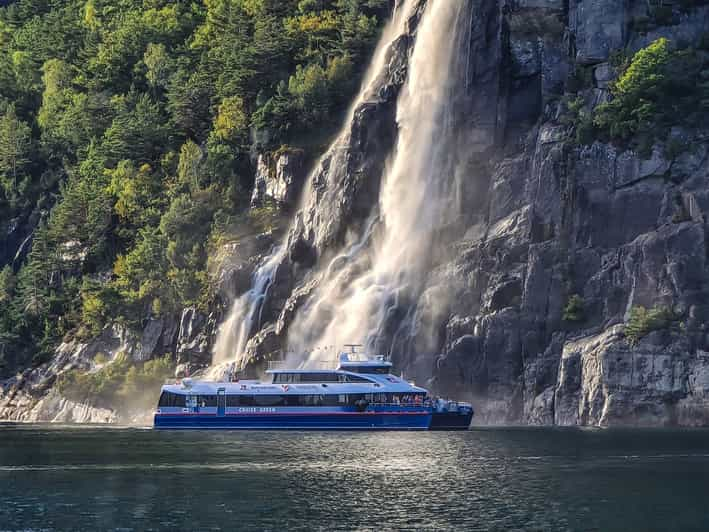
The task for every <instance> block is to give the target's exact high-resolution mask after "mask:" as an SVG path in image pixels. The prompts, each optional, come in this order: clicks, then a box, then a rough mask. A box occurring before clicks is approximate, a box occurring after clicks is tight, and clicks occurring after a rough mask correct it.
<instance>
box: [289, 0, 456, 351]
mask: <svg viewBox="0 0 709 532" xmlns="http://www.w3.org/2000/svg"><path fill="white" fill-rule="evenodd" d="M467 4H468V2H467V1H463V0H455V1H453V0H443V1H441V0H438V1H431V2H428V4H427V7H426V10H425V12H424V14H423V18H422V20H421V22H420V24H419V28H418V31H417V37H416V42H415V45H414V48H413V52H412V54H411V57H410V60H409V69H408V78H407V82H406V84H405V85H404V88H403V90H402V92H401V94H400V96H399V100H398V105H397V117H396V119H397V124H398V130H399V131H398V139H397V142H396V147H395V150H394V152H393V154H392V157H391V161H390V164H389V165H388V171H386V172H385V173H384V175H383V177H382V184H381V189H380V196H379V205H378V210H377V212H376V213H375V214H374V215H373V217H372V222H373V223H374V224H376V225H377V227H376V228H375V229H374V230H373V231H372V230H371V229H370V230H367V231H365V233H364V234H363V235H362V237H361V239H360V240H358V241H356V242H355V243H354V244H353V245H352V246H351V247H350V248H349V249H347V250H345V252H344V253H342V254H341V255H339V256H338V257H336V258H335V259H334V260H333V261H332V262H331V263H330V264H329V265H328V266H327V267H325V268H324V269H323V273H322V274H321V276H320V282H319V284H318V288H317V289H316V291H315V293H314V294H313V295H312V297H311V298H310V301H309V303H308V304H307V305H306V306H305V307H303V308H302V309H301V310H300V311H299V312H298V314H297V317H296V319H295V321H294V322H293V324H292V325H291V327H290V329H289V336H288V347H289V352H294V353H303V352H307V351H308V350H309V349H310V348H312V347H314V346H339V345H341V344H343V343H351V342H359V343H363V344H365V345H366V346H367V347H368V349H370V350H371V349H378V348H379V347H380V346H378V345H377V342H378V339H379V337H380V336H381V335H383V334H384V333H385V330H386V329H387V327H389V326H390V325H389V324H390V322H391V321H392V318H396V317H399V318H400V319H403V320H406V319H407V318H406V317H407V316H408V319H409V320H411V319H415V312H414V311H412V306H411V302H412V301H414V300H416V299H417V298H418V296H419V295H420V292H421V290H422V287H423V283H424V281H425V278H426V275H427V274H428V272H429V269H430V267H431V265H432V264H433V263H434V262H435V261H434V260H433V259H434V257H433V256H432V255H433V254H434V249H435V248H436V242H435V238H436V235H437V234H438V233H439V232H440V230H441V229H442V228H443V227H445V226H446V225H447V224H448V223H450V222H451V221H452V216H455V213H454V212H452V211H454V209H453V208H452V205H451V201H450V198H452V197H453V196H455V194H454V192H455V190H454V188H455V180H456V174H457V173H458V172H457V162H458V161H457V153H458V147H457V146H456V140H455V135H454V123H455V116H454V112H455V109H454V108H453V105H452V102H453V101H454V100H455V98H454V94H455V91H456V90H461V89H460V87H461V85H462V86H463V87H464V86H465V80H464V78H465V76H466V74H467V65H466V66H465V67H463V66H461V65H459V64H458V63H459V62H460V60H459V55H461V54H456V52H457V51H458V50H459V48H460V47H461V43H462V40H463V39H465V38H466V35H467V27H466V25H465V24H461V23H459V20H460V19H461V17H460V15H461V14H462V13H463V12H464V10H465V9H466V8H467V7H468V6H467ZM462 55H465V54H462ZM394 321H396V319H394ZM400 327H401V325H399V329H400ZM400 332H401V331H400V330H397V331H395V333H394V337H396V336H398V335H399V334H400ZM319 352H321V351H314V353H319ZM317 358H318V355H312V354H311V355H310V356H309V359H310V360H309V362H313V361H315V360H316V359H317Z"/></svg>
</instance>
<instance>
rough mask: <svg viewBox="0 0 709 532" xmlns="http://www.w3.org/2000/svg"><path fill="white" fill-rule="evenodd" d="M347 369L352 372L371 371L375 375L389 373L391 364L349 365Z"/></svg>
mask: <svg viewBox="0 0 709 532" xmlns="http://www.w3.org/2000/svg"><path fill="white" fill-rule="evenodd" d="M342 369H347V371H351V372H352V373H370V374H375V375H389V374H390V373H391V366H347V368H342Z"/></svg>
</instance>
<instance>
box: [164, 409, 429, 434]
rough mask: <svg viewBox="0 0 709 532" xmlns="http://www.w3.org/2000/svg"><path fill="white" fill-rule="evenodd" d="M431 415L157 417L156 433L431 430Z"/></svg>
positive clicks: (353, 414) (203, 415)
mask: <svg viewBox="0 0 709 532" xmlns="http://www.w3.org/2000/svg"><path fill="white" fill-rule="evenodd" d="M430 424H431V414H430V413H426V412H422V413H420V414H419V413H416V414H393V413H377V412H373V413H369V412H366V413H365V412H363V413H359V412H358V413H344V412H343V413H329V414H308V415H302V414H300V415H293V414H276V415H268V414H260V415H244V414H239V415H229V414H227V415H224V416H218V415H213V414H212V415H209V414H207V415H205V414H192V415H179V414H178V415H174V414H173V415H169V414H168V415H165V414H156V415H155V422H154V427H155V428H156V429H222V430H428V427H429V425H430Z"/></svg>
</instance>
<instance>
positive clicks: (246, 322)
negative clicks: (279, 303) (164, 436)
mask: <svg viewBox="0 0 709 532" xmlns="http://www.w3.org/2000/svg"><path fill="white" fill-rule="evenodd" d="M416 3H417V0H405V1H404V2H397V6H396V8H395V10H394V13H393V16H392V18H391V20H390V21H389V23H388V24H387V25H386V26H385V28H384V30H383V32H382V36H381V38H380V40H379V43H378V45H377V47H376V49H375V51H374V54H373V56H372V60H371V62H370V65H369V67H368V69H367V72H366V73H365V76H364V80H363V82H362V85H361V87H360V91H359V93H358V94H357V97H356V98H355V99H354V101H353V103H352V105H351V106H350V108H349V110H348V113H347V117H346V119H345V121H344V125H343V128H342V130H341V131H340V132H339V134H338V135H337V137H336V139H335V141H334V142H333V143H332V145H331V146H330V148H329V149H328V150H327V152H326V153H325V154H324V155H323V157H322V158H321V161H323V160H327V161H328V164H329V168H330V169H331V170H330V174H332V175H328V176H324V178H323V176H321V175H320V176H318V167H319V166H320V165H319V164H318V165H316V167H315V170H314V171H313V174H312V175H311V176H309V178H308V180H307V182H306V189H305V190H304V192H303V198H302V200H301V204H303V205H305V204H307V203H309V202H312V201H316V200H315V199H314V197H313V195H314V188H315V186H317V183H315V180H316V178H318V177H319V179H320V180H324V181H326V182H333V181H336V180H337V179H338V174H339V173H340V172H342V168H343V167H344V166H345V160H344V158H345V157H346V155H345V153H344V150H342V149H341V147H342V146H345V145H346V144H347V143H348V142H349V136H350V134H351V131H350V127H349V126H350V123H351V122H352V120H353V117H354V113H355V111H356V109H357V108H358V107H359V105H360V104H361V103H362V102H363V101H366V100H367V98H369V97H371V95H372V92H373V91H374V90H375V88H376V87H375V85H376V83H375V82H376V78H377V76H379V75H380V73H381V72H382V70H383V69H384V68H385V67H386V62H387V53H388V51H389V49H390V46H391V45H392V43H393V42H394V41H395V40H396V39H397V38H398V37H399V36H401V35H402V34H403V33H404V31H405V26H406V21H407V19H408V16H409V15H410V13H411V12H412V10H413V8H414V6H415V5H416ZM302 223H303V220H302V217H300V216H296V217H295V218H294V220H293V225H297V224H302ZM286 240H287V239H286ZM286 254H287V242H284V243H283V245H281V246H278V247H277V248H276V249H275V250H274V251H273V252H272V253H271V255H270V256H268V257H266V259H264V261H263V262H262V263H261V265H260V266H259V267H258V269H257V270H256V272H255V273H254V274H253V277H252V285H251V289H250V290H248V291H247V292H246V293H245V294H243V295H242V296H241V297H239V298H237V299H236V300H235V301H234V303H233V304H232V307H231V309H230V312H229V314H228V316H227V318H226V320H225V321H224V322H223V323H222V324H221V326H220V328H219V332H218V335H217V340H216V342H215V344H214V349H213V354H212V355H213V356H212V368H211V369H210V371H209V372H208V376H209V377H210V378H214V379H218V378H220V377H223V376H224V374H225V373H226V372H227V371H228V370H229V369H230V368H231V367H236V368H237V369H241V368H242V367H243V366H244V364H245V362H246V360H245V356H246V345H247V342H248V340H249V338H250V337H251V335H252V334H253V333H254V330H257V329H258V327H259V325H260V323H259V322H260V318H259V317H260V314H261V312H262V306H263V302H264V300H265V299H266V297H267V296H268V291H269V289H270V287H271V284H272V283H273V279H274V275H275V274H276V270H277V269H278V266H279V265H280V264H281V263H282V261H283V260H284V258H285V256H286Z"/></svg>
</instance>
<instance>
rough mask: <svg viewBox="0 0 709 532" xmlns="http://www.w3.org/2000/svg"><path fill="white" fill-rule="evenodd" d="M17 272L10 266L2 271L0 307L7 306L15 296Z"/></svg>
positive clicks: (0, 276) (0, 278) (0, 271)
mask: <svg viewBox="0 0 709 532" xmlns="http://www.w3.org/2000/svg"><path fill="white" fill-rule="evenodd" d="M15 282H16V280H15V272H13V271H12V268H11V267H10V266H5V267H4V268H3V269H2V270H0V305H7V304H8V303H9V302H10V301H12V298H13V296H14V295H15Z"/></svg>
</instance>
